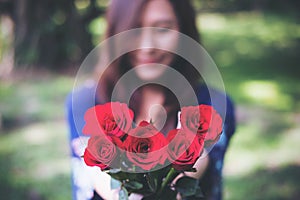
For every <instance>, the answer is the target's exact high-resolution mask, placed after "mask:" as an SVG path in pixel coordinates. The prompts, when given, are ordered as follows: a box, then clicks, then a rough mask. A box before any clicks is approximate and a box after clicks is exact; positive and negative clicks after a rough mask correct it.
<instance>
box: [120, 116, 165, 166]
mask: <svg viewBox="0 0 300 200" xmlns="http://www.w3.org/2000/svg"><path fill="white" fill-rule="evenodd" d="M123 145H124V149H125V150H127V151H126V156H127V158H128V160H129V161H130V162H131V163H133V164H134V165H135V166H138V167H140V168H141V169H143V170H151V169H155V168H157V167H159V165H164V164H165V161H166V160H167V157H168V155H167V153H166V151H165V148H163V147H164V146H166V145H167V140H166V138H165V136H164V135H163V134H162V133H160V132H159V131H158V130H157V129H156V128H155V127H154V126H153V125H151V124H149V123H146V122H142V123H141V124H140V126H138V127H136V128H134V129H132V130H131V131H130V132H129V133H128V137H127V138H126V140H125V141H124V143H123Z"/></svg>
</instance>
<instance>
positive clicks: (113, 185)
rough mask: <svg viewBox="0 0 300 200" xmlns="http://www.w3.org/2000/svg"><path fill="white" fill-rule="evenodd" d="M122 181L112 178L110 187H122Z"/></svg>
mask: <svg viewBox="0 0 300 200" xmlns="http://www.w3.org/2000/svg"><path fill="white" fill-rule="evenodd" d="M121 185H122V183H121V182H120V181H118V180H117V179H114V178H111V179H110V187H111V189H117V188H119V187H121Z"/></svg>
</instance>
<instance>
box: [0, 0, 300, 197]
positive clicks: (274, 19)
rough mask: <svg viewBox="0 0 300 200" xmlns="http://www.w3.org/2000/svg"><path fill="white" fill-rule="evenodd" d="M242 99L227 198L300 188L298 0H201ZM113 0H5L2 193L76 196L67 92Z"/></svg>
mask: <svg viewBox="0 0 300 200" xmlns="http://www.w3.org/2000/svg"><path fill="white" fill-rule="evenodd" d="M194 4H195V8H196V9H197V11H198V12H199V14H198V22H197V23H198V27H199V31H200V35H201V38H202V43H203V46H204V47H205V49H206V50H207V51H208V53H209V54H210V56H211V57H212V58H213V60H214V61H215V62H216V64H217V66H218V67H219V70H220V72H221V74H222V77H223V79H224V83H225V87H226V91H227V93H228V94H229V95H230V96H231V98H232V99H233V101H234V102H235V104H236V115H237V122H238V127H237V131H236V133H235V135H234V137H233V139H232V141H231V144H230V147H229V150H228V153H227V154H226V161H225V168H224V195H225V199H228V200H231V199H237V200H239V199H267V200H268V199H272V200H273V199H291V200H294V199H295V200H296V199H299V198H300V184H299V183H300V182H299V180H300V156H299V152H300V145H299V142H300V81H299V77H300V58H299V55H300V15H299V10H300V6H299V3H298V1H296V0H289V1H281V0H276V1H270V0H255V1H247V0H240V1H237V0H230V1H228V0H203V1H198V0H194ZM106 6H107V0H66V1H49V0H48V1H46V0H45V1H34V0H27V1H18V0H11V1H10V0H2V1H0V197H1V199H2V198H3V199H25V200H26V199H28V200H48V199H49V200H50V199H55V200H65V199H70V198H71V189H70V188H71V186H70V160H69V147H68V128H67V125H66V122H65V118H64V100H65V97H66V95H67V94H68V93H69V92H70V91H71V90H72V87H73V84H74V77H75V75H76V71H77V69H78V67H79V66H80V63H81V62H82V61H83V58H84V57H85V56H86V55H87V53H88V52H89V51H90V50H91V49H92V48H93V47H94V46H95V45H96V44H97V43H98V42H99V41H100V38H101V37H102V36H103V33H104V30H105V26H106V24H105V21H104V19H103V12H104V10H105V8H106Z"/></svg>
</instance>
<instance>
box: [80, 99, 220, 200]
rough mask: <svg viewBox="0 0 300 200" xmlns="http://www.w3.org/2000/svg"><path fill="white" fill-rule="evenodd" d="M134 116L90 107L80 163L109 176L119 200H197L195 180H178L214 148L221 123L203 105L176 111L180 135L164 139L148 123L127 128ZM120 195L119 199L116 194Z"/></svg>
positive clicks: (116, 108)
mask: <svg viewBox="0 0 300 200" xmlns="http://www.w3.org/2000/svg"><path fill="white" fill-rule="evenodd" d="M133 119H134V113H133V111H132V110H131V109H129V108H128V106H127V105H126V104H124V103H119V102H109V103H106V104H104V105H96V106H95V107H92V108H90V109H89V110H87V112H86V114H85V121H86V124H85V127H84V129H83V133H84V134H88V135H90V136H91V137H90V138H89V141H88V145H87V147H86V149H85V152H84V156H83V158H84V161H85V163H86V164H87V165H88V166H98V167H100V168H101V170H105V171H107V173H109V174H110V175H111V176H112V178H113V179H112V180H113V185H115V186H113V185H112V187H119V186H120V187H121V190H120V192H122V194H123V195H122V196H125V198H124V199H126V197H127V196H128V194H129V193H140V194H142V195H143V196H144V199H175V198H176V194H177V193H178V192H179V193H180V194H181V196H183V197H187V196H200V195H201V190H200V188H199V186H198V180H197V179H194V178H191V177H187V176H183V177H181V178H179V179H178V180H177V181H176V183H175V184H174V183H173V180H174V178H175V177H176V176H178V174H180V173H182V172H185V171H195V170H196V169H194V168H193V165H194V164H195V162H196V161H197V160H198V158H199V157H200V155H201V153H202V151H203V149H204V147H205V145H211V144H214V143H215V142H217V140H218V138H219V136H220V134H221V132H222V119H221V117H220V115H219V114H218V113H217V112H216V111H215V110H214V109H213V107H212V106H209V105H198V106H188V107H183V108H181V114H180V123H181V128H180V129H174V130H171V131H170V132H169V133H168V134H167V136H164V135H163V134H162V133H161V132H159V131H158V130H157V129H156V128H155V127H154V126H153V125H152V124H151V123H149V122H146V121H142V122H141V123H140V124H138V125H137V126H134V123H133ZM120 194H121V193H120Z"/></svg>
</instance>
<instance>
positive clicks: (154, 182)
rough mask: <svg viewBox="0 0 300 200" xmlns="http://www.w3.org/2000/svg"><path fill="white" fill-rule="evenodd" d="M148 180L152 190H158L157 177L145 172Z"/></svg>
mask: <svg viewBox="0 0 300 200" xmlns="http://www.w3.org/2000/svg"><path fill="white" fill-rule="evenodd" d="M145 176H146V180H147V183H148V186H149V189H150V191H151V192H156V190H157V177H156V176H152V175H151V174H150V173H147V174H145Z"/></svg>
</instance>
